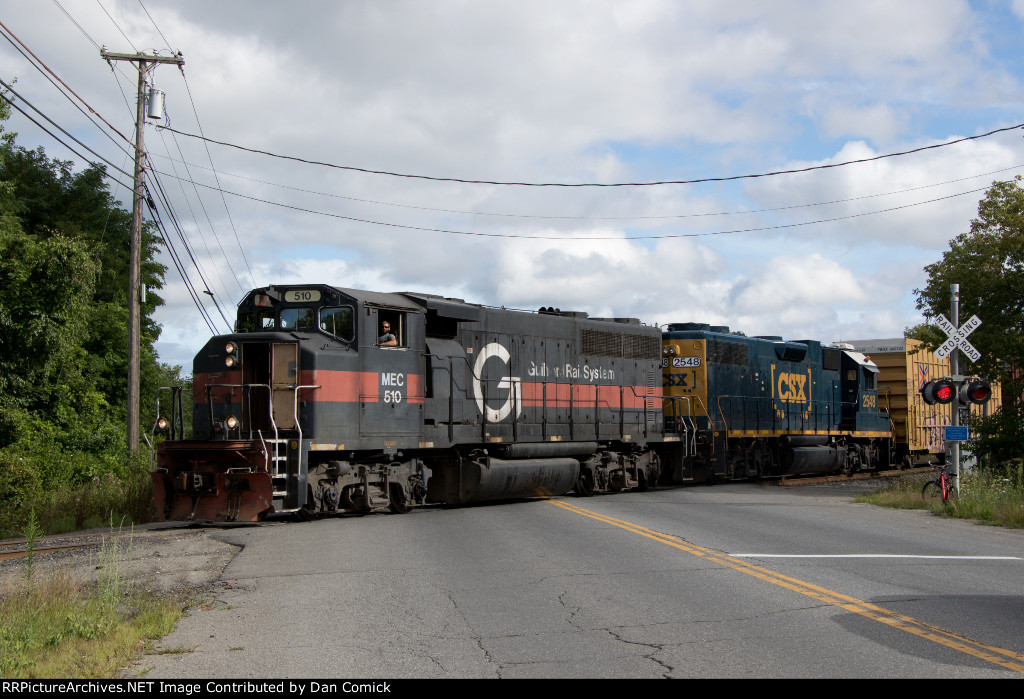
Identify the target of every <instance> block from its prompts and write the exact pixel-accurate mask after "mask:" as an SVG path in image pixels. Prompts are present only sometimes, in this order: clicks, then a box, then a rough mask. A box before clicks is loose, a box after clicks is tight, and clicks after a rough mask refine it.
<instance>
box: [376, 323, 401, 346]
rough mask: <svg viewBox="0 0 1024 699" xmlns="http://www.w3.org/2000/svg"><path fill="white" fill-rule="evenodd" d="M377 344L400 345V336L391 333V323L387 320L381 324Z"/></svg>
mask: <svg viewBox="0 0 1024 699" xmlns="http://www.w3.org/2000/svg"><path fill="white" fill-rule="evenodd" d="M377 344H378V345H380V346H381V347H397V346H398V338H397V337H395V336H394V335H392V334H391V323H389V322H388V321H386V320H385V321H383V322H382V323H381V324H380V337H379V338H377Z"/></svg>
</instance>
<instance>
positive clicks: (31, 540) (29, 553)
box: [21, 510, 43, 589]
mask: <svg viewBox="0 0 1024 699" xmlns="http://www.w3.org/2000/svg"><path fill="white" fill-rule="evenodd" d="M21 533H22V536H24V537H25V569H24V573H23V574H24V576H25V583H26V584H27V585H28V587H29V588H30V589H31V587H32V581H33V578H34V577H35V570H36V546H37V544H38V543H39V537H40V536H42V533H43V531H42V529H40V527H39V520H37V519H36V511H35V510H30V511H29V513H28V523H27V524H26V525H25V528H24V529H22V530H21Z"/></svg>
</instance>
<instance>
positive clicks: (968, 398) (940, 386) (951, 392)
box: [921, 284, 992, 492]
mask: <svg viewBox="0 0 1024 699" xmlns="http://www.w3.org/2000/svg"><path fill="white" fill-rule="evenodd" d="M950 291H951V292H952V293H951V301H950V315H952V316H953V320H952V322H951V321H949V320H947V319H946V316H944V315H941V314H940V315H939V317H938V318H937V319H936V323H935V324H936V325H937V326H938V327H939V329H940V330H942V331H943V332H945V333H946V335H947V336H948V337H949V339H947V340H946V341H945V342H943V343H942V345H941V346H940V347H939V348H938V349H937V350H935V356H937V357H938V358H939V359H945V358H946V357H947V356H948V357H949V368H950V370H951V371H952V372H953V375H952V376H946V377H943V378H941V379H936V380H934V381H929V382H927V383H926V384H924V385H923V386H921V398H923V399H924V402H925V403H927V404H928V405H936V404H938V405H946V404H948V403H952V402H953V401H954V400H956V401H957V403H958V405H956V406H954V408H953V419H952V421H951V422H952V425H951V426H949V427H947V428H946V441H949V442H952V452H953V463H954V464H955V465H956V466H955V468H956V471H955V473H956V489H957V491H958V492H959V490H960V442H962V441H966V440H967V427H966V426H964V427H961V426H960V406H961V405H962V406H967V407H970V406H971V405H972V404H974V405H981V404H983V403H986V402H988V399H989V398H991V397H992V387H991V386H990V385H989V383H988V382H987V381H984V380H982V379H979V378H971V377H967V376H961V375H960V353H961V351H962V352H963V354H964V356H966V357H967V358H968V359H970V360H971V361H972V362H976V361H978V359H980V358H981V352H979V351H978V350H977V349H975V348H974V345H972V344H971V343H970V342H968V341H967V336H968V335H970V334H971V333H972V332H974V331H975V330H976V329H977V328H978V326H980V325H981V319H980V318H978V316H971V318H970V320H968V321H967V322H966V323H964V324H963V325H962V326H960V327H959V328H958V327H957V323H959V316H960V285H959V284H950Z"/></svg>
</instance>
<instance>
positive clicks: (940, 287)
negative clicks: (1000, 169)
mask: <svg viewBox="0 0 1024 699" xmlns="http://www.w3.org/2000/svg"><path fill="white" fill-rule="evenodd" d="M924 269H925V272H926V273H927V274H928V282H927V284H926V285H925V287H924V288H923V289H915V290H914V293H915V294H916V295H917V308H918V309H919V310H923V311H924V312H925V314H926V315H928V316H932V317H934V316H937V315H939V314H940V313H946V312H948V309H949V302H950V285H952V284H959V285H960V319H961V320H964V319H966V318H970V317H971V315H975V314H976V315H977V316H978V317H979V318H981V320H982V325H981V326H980V327H979V328H978V329H977V330H975V331H974V332H973V333H972V334H971V344H973V345H974V346H975V347H977V349H978V350H979V351H980V352H981V353H982V356H981V359H980V360H979V361H978V363H977V364H974V365H971V367H970V368H969V369H968V368H967V367H965V366H964V364H963V363H961V371H962V373H967V372H973V373H977V374H979V375H981V376H983V377H985V378H988V379H990V380H996V381H999V382H1000V383H1001V384H1002V386H1003V393H1002V398H1003V407H1002V409H1001V411H1000V412H999V413H998V414H996V415H993V416H992V419H991V420H990V421H986V423H985V425H983V426H981V428H980V429H979V430H978V431H977V432H978V434H979V435H980V436H981V441H980V442H979V443H977V444H976V445H975V448H976V449H978V450H980V452H981V453H982V454H991V455H993V456H995V457H996V458H998V459H1001V460H1004V459H1010V458H1016V457H1019V456H1020V455H1021V453H1022V452H1024V426H1022V425H1024V402H1022V394H1024V189H1022V188H1021V177H1020V176H1019V175H1018V176H1017V177H1016V178H1015V179H1014V180H1013V181H1009V182H993V183H992V186H991V187H990V188H989V190H988V192H986V194H985V197H984V198H983V199H982V200H981V202H980V203H979V204H978V217H977V218H975V219H974V220H973V221H971V229H970V231H969V232H967V233H961V234H960V235H958V236H957V237H956V238H954V239H953V240H951V241H950V246H949V250H948V251H946V252H945V253H943V255H942V259H941V260H939V261H938V262H936V263H934V264H931V265H928V266H926V267H925V268H924Z"/></svg>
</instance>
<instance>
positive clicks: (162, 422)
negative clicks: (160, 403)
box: [156, 417, 171, 432]
mask: <svg viewBox="0 0 1024 699" xmlns="http://www.w3.org/2000/svg"><path fill="white" fill-rule="evenodd" d="M170 424H171V423H169V422H168V421H167V418H165V417H162V418H159V419H158V420H157V421H156V428H157V429H158V430H160V431H161V432H164V431H165V430H167V427H168V426H169V425H170Z"/></svg>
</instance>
